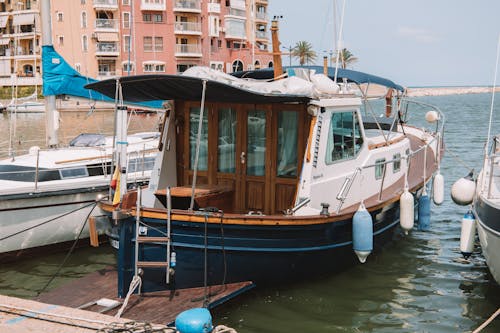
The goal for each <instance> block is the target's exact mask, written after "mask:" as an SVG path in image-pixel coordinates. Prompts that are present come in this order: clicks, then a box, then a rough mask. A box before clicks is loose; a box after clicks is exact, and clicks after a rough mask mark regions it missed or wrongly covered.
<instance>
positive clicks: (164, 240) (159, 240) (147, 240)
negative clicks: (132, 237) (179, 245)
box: [137, 236, 168, 243]
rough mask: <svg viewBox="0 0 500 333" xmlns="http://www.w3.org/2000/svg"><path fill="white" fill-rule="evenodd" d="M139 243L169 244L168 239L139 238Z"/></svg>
mask: <svg viewBox="0 0 500 333" xmlns="http://www.w3.org/2000/svg"><path fill="white" fill-rule="evenodd" d="M137 242H139V243H155V242H156V243H167V242H168V237H147V236H139V237H137Z"/></svg>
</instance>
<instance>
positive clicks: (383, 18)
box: [267, 0, 500, 87]
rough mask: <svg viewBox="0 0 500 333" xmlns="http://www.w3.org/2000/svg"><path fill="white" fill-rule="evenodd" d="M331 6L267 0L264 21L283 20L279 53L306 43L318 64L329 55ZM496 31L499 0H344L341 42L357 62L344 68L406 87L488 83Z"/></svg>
mask: <svg viewBox="0 0 500 333" xmlns="http://www.w3.org/2000/svg"><path fill="white" fill-rule="evenodd" d="M334 2H335V0H306V1H299V0H269V5H268V11H267V12H268V15H269V17H270V18H272V17H273V16H275V15H277V16H283V17H282V18H280V19H279V27H280V31H279V37H280V41H281V50H282V52H287V50H286V48H289V47H290V46H292V47H293V46H294V45H295V44H296V43H297V42H298V41H303V40H304V41H308V42H310V43H311V44H312V47H313V49H314V51H315V52H316V53H317V55H318V58H317V60H316V64H318V65H322V63H323V56H325V55H328V53H330V52H332V51H333V50H335V47H334V45H335V38H334V31H335V25H334ZM336 2H337V8H338V9H337V11H336V12H337V17H339V19H338V20H337V21H338V23H337V25H336V27H337V28H336V30H337V34H338V30H339V26H340V16H341V15H340V13H341V10H342V5H343V0H336ZM499 33H500V0H475V1H471V0H468V1H466V0H346V5H345V15H344V28H343V35H342V36H343V37H342V40H343V46H344V47H346V48H347V49H348V50H349V51H351V53H352V54H353V55H354V56H355V57H357V58H358V61H357V62H356V63H355V64H353V65H352V66H350V67H349V68H350V69H354V70H358V71H363V72H367V73H370V74H374V75H379V76H382V77H385V78H388V79H391V80H393V81H394V82H396V83H399V84H401V85H404V86H407V87H417V86H485V85H486V86H487V85H489V86H491V85H493V82H494V75H495V64H496V58H497V45H498V39H499ZM289 60H290V59H289V57H288V56H284V57H283V65H288V64H289ZM297 62H298V61H297V60H296V59H292V64H297ZM498 81H500V79H499V80H498ZM497 85H498V82H497Z"/></svg>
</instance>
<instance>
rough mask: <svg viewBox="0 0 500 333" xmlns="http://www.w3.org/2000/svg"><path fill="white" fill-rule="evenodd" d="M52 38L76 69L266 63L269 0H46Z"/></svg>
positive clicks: (106, 72) (101, 73)
mask: <svg viewBox="0 0 500 333" xmlns="http://www.w3.org/2000/svg"><path fill="white" fill-rule="evenodd" d="M51 4H52V7H51V11H52V13H51V14H52V27H53V33H52V34H53V44H54V47H55V49H56V50H57V51H58V52H59V53H60V54H61V55H62V56H63V57H64V58H65V59H66V61H68V63H69V64H71V65H72V66H73V67H74V68H75V69H77V70H78V71H79V72H80V73H81V74H83V75H86V76H89V77H93V78H97V79H105V78H111V77H115V76H120V75H128V74H131V75H135V74H152V73H157V74H160V73H163V74H174V73H180V72H183V71H185V70H186V69H187V68H189V67H191V66H195V65H201V66H210V67H212V68H214V69H218V70H221V71H225V72H233V71H236V70H243V69H250V68H263V67H269V66H272V53H271V51H270V49H271V47H270V45H269V41H270V36H269V35H268V34H269V29H268V17H267V5H268V1H267V0H246V1H245V0H52V2H51Z"/></svg>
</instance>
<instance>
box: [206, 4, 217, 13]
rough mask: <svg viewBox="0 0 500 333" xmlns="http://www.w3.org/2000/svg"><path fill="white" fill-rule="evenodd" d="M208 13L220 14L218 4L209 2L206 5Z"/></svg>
mask: <svg viewBox="0 0 500 333" xmlns="http://www.w3.org/2000/svg"><path fill="white" fill-rule="evenodd" d="M207 9H208V13H214V14H220V3H214V2H210V3H208V4H207Z"/></svg>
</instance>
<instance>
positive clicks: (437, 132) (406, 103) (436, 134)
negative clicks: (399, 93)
mask: <svg viewBox="0 0 500 333" xmlns="http://www.w3.org/2000/svg"><path fill="white" fill-rule="evenodd" d="M411 105H415V106H418V107H419V108H420V109H421V110H422V111H425V112H428V111H435V112H437V113H438V115H439V117H438V119H437V120H436V127H435V129H434V130H433V131H429V133H432V134H429V137H428V138H429V139H430V140H425V141H424V142H425V144H424V145H422V146H420V147H419V148H417V149H416V150H413V151H410V152H409V153H408V154H407V155H406V156H399V157H396V155H395V157H393V158H392V159H390V160H386V161H383V162H377V163H374V164H369V165H363V166H361V167H359V168H356V170H355V171H354V173H352V174H351V175H349V176H347V177H346V178H345V179H344V183H343V184H342V187H341V188H340V191H339V193H338V194H337V197H336V199H337V200H338V201H339V204H338V206H337V214H338V213H339V212H340V210H341V209H342V205H343V204H344V202H345V201H346V199H347V197H348V195H349V193H350V190H351V186H352V184H353V183H354V180H355V179H356V177H357V176H358V174H360V173H361V172H362V171H363V170H364V169H369V168H376V167H380V166H381V165H383V169H382V178H381V184H380V190H379V194H378V195H379V199H380V198H381V196H382V191H383V189H384V186H383V185H384V180H385V174H386V169H387V165H388V164H392V163H394V162H400V161H401V160H406V161H407V165H409V164H410V163H411V159H412V158H413V157H414V156H416V155H417V154H419V153H420V152H421V151H423V150H424V151H426V150H427V149H428V148H429V147H431V146H432V145H434V144H435V145H436V156H435V158H436V161H438V163H439V161H440V159H441V158H440V157H441V148H442V142H441V139H442V138H443V132H444V122H445V116H444V114H443V113H442V112H441V110H440V109H439V108H438V107H436V106H434V105H431V104H427V103H424V102H420V101H415V100H410V99H402V100H401V102H400V104H399V108H398V115H401V113H400V112H402V109H404V114H403V115H402V116H404V115H406V117H404V118H401V119H400V124H401V126H402V129H403V131H404V125H405V124H406V123H407V122H408V120H409V117H408V114H409V107H410V106H411ZM398 117H400V116H398ZM393 125H394V124H393ZM392 127H393V126H391V128H392ZM380 130H382V129H381V128H380ZM389 135H390V132H389V134H388V136H387V137H386V136H385V135H384V138H385V139H386V140H387V139H388V138H389ZM492 165H493V164H492ZM426 181H427V180H426V179H424V182H426ZM490 188H491V186H490Z"/></svg>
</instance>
